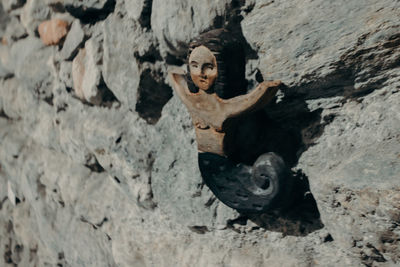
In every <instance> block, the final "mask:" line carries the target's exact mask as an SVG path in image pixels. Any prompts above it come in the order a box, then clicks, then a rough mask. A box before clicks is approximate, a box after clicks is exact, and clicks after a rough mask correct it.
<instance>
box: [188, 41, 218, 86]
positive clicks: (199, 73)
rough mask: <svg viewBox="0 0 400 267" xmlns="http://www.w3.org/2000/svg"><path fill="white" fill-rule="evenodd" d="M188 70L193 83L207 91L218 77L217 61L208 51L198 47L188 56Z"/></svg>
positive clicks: (203, 47)
mask: <svg viewBox="0 0 400 267" xmlns="http://www.w3.org/2000/svg"><path fill="white" fill-rule="evenodd" d="M189 70H190V77H191V78H192V81H193V83H194V84H195V85H196V86H197V87H199V88H200V89H201V90H204V91H207V90H208V89H210V87H211V86H212V85H213V84H214V82H215V79H216V78H217V76H218V69H217V59H216V58H215V56H214V55H213V53H212V52H211V51H210V49H208V48H207V47H205V46H203V45H202V46H198V47H196V48H195V49H193V51H192V53H191V54H190V56H189Z"/></svg>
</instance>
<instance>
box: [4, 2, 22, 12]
mask: <svg viewBox="0 0 400 267" xmlns="http://www.w3.org/2000/svg"><path fill="white" fill-rule="evenodd" d="M25 2H26V1H25V0H3V1H2V3H1V4H2V6H3V8H4V10H5V11H6V12H10V11H11V10H13V9H16V8H20V7H22V6H23V5H24V4H25Z"/></svg>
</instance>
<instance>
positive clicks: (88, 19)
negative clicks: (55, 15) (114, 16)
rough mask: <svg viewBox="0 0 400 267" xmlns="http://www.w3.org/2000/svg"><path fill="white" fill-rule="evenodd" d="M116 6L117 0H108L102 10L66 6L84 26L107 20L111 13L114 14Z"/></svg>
mask: <svg viewBox="0 0 400 267" xmlns="http://www.w3.org/2000/svg"><path fill="white" fill-rule="evenodd" d="M115 4H116V1H115V0H108V1H107V2H106V3H105V4H104V6H103V8H101V9H97V8H87V7H84V6H74V5H65V9H66V10H67V11H68V13H70V14H71V15H72V16H73V17H75V18H78V19H79V20H80V21H81V22H82V23H83V24H95V23H96V22H98V21H101V20H104V19H106V18H107V17H108V15H109V14H110V13H112V12H114V9H115Z"/></svg>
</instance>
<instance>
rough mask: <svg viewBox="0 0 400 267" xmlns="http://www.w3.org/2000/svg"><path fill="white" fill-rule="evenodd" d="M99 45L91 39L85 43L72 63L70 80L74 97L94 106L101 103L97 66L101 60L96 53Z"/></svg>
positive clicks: (98, 67) (99, 72) (99, 73)
mask: <svg viewBox="0 0 400 267" xmlns="http://www.w3.org/2000/svg"><path fill="white" fill-rule="evenodd" d="M100 45H101V44H99V43H98V42H96V41H95V40H93V39H90V40H88V41H86V43H85V48H82V49H80V50H79V53H78V55H77V56H76V57H75V58H74V60H73V61H72V80H73V84H74V90H75V94H76V96H77V97H79V98H81V99H82V100H85V101H88V102H89V103H92V104H95V105H99V104H100V103H101V102H102V92H101V91H100V90H99V89H98V86H99V84H100V79H101V70H100V66H99V65H98V64H99V62H100V59H101V54H99V53H98V52H99V47H100Z"/></svg>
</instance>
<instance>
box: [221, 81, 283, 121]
mask: <svg viewBox="0 0 400 267" xmlns="http://www.w3.org/2000/svg"><path fill="white" fill-rule="evenodd" d="M282 86H283V84H282V83H281V81H272V82H263V83H261V84H259V85H258V86H257V88H256V89H254V90H253V91H251V92H250V93H248V94H245V95H240V96H237V97H234V98H231V99H227V100H224V101H225V106H226V112H227V117H228V118H233V117H236V116H239V115H241V114H244V113H248V112H251V111H255V110H257V109H260V108H262V107H264V106H265V105H266V104H268V102H269V101H271V100H272V98H274V96H275V94H276V92H277V91H278V90H279V88H281V87H282Z"/></svg>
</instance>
